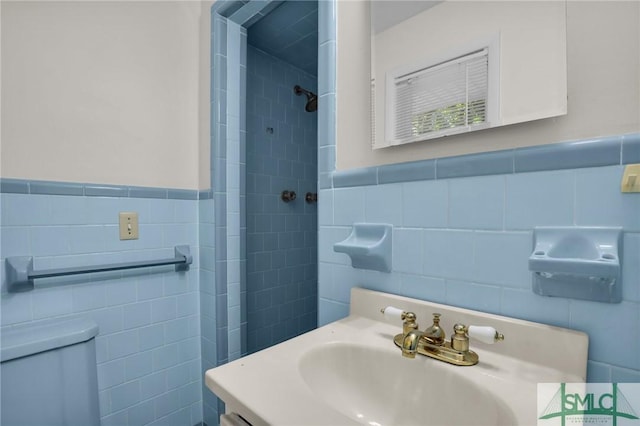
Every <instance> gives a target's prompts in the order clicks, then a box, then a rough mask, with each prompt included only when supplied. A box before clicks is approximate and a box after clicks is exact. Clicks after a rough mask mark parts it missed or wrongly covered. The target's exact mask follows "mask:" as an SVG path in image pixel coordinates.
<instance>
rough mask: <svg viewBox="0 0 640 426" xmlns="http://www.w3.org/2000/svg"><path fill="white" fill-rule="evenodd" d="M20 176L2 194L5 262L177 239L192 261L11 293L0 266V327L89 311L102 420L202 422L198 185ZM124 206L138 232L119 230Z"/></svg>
mask: <svg viewBox="0 0 640 426" xmlns="http://www.w3.org/2000/svg"><path fill="white" fill-rule="evenodd" d="M3 182H5V180H3ZM9 186H11V185H9ZM25 186H26V187H27V188H29V187H30V189H31V191H30V192H24V191H21V193H16V192H17V191H15V189H16V188H15V185H14V188H13V189H14V191H8V192H3V193H2V194H1V206H2V209H1V211H2V217H1V222H0V223H1V226H0V239H1V240H2V247H1V254H0V256H1V258H0V261H1V264H2V265H4V259H5V258H7V257H11V256H18V255H20V256H34V267H35V269H36V270H37V269H45V268H57V267H68V266H84V265H94V264H103V263H110V262H123V261H128V260H142V259H156V258H166V257H173V247H174V246H175V245H178V244H188V245H189V246H190V249H191V252H192V254H193V260H194V262H193V264H192V265H191V268H190V270H189V271H187V272H181V273H176V272H175V271H174V270H173V268H172V267H170V266H169V267H158V268H145V269H139V270H131V271H119V272H108V273H99V274H88V275H76V276H72V277H59V278H50V279H40V280H37V281H36V288H35V290H33V291H31V292H26V293H11V294H9V293H7V292H6V282H5V276H4V273H3V274H2V295H1V298H2V300H1V303H2V306H1V308H2V309H1V325H2V328H3V330H5V329H6V327H12V326H14V325H18V324H24V323H30V322H34V323H35V322H38V321H42V320H48V319H50V318H61V317H75V316H83V317H89V318H92V319H93V320H94V321H95V322H96V323H97V324H98V326H99V329H100V330H99V334H98V336H97V337H96V349H97V351H96V352H97V362H98V365H97V368H98V386H99V399H100V409H101V421H102V424H104V425H109V424H117V425H136V426H137V425H155V424H175V425H178V424H184V425H194V424H197V423H199V422H201V421H202V392H201V383H202V371H201V359H200V344H201V342H200V320H199V294H198V288H199V280H200V275H201V272H200V268H199V246H198V244H199V236H198V220H199V219H198V214H199V212H198V207H199V206H198V205H199V203H201V202H199V201H197V200H196V199H195V198H197V192H196V191H189V192H188V193H189V194H195V195H196V197H195V198H194V199H180V198H183V197H181V196H176V197H173V198H171V199H170V198H168V190H158V191H153V190H149V192H148V194H147V193H146V192H145V193H141V194H140V197H139V198H137V197H133V196H132V193H135V191H142V189H137V190H134V189H133V188H131V189H128V190H127V191H126V192H127V193H128V194H127V196H122V195H123V194H122V193H123V192H124V191H125V190H123V189H122V187H108V189H105V190H104V191H102V190H97V189H92V190H87V187H85V188H84V192H83V194H84V195H82V194H80V193H78V194H76V193H75V192H73V191H72V190H71V189H70V188H78V187H80V188H82V185H75V184H64V185H61V184H58V183H53V182H52V183H45V182H27V184H26V185H22V187H25ZM6 187H7V186H5V185H3V191H4V189H5V188H6ZM104 188H107V187H104ZM144 191H147V189H144ZM152 192H153V194H151V193H152ZM186 193H187V192H180V194H181V195H184V194H186ZM51 194H65V195H51ZM111 195H115V197H113V196H111ZM150 195H157V196H160V197H162V199H160V198H147V197H148V196H150ZM176 195H178V194H177V193H176ZM187 198H192V197H191V195H190V196H189V197H187ZM204 202H207V203H210V202H211V200H206V201H202V203H204ZM120 211H137V212H138V213H139V220H140V238H139V239H138V240H131V241H120V240H119V236H118V224H117V221H118V212H120Z"/></svg>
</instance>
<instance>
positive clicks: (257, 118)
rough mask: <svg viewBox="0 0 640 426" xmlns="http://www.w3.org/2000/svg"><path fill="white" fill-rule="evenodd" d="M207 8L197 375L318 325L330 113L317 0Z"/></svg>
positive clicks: (209, 399) (208, 417)
mask: <svg viewBox="0 0 640 426" xmlns="http://www.w3.org/2000/svg"><path fill="white" fill-rule="evenodd" d="M322 10H324V9H322ZM211 12H212V13H211V18H212V53H211V58H212V64H211V65H212V66H211V157H210V158H211V192H210V196H211V198H212V202H211V203H203V204H202V206H203V208H202V210H201V214H200V223H201V226H200V229H201V234H200V253H201V265H200V273H201V277H200V295H201V298H200V300H201V305H200V312H201V323H200V326H201V347H202V363H203V369H204V370H207V369H209V368H213V367H215V366H217V365H221V364H224V363H226V362H229V361H232V360H234V359H237V358H240V357H241V356H243V355H246V354H249V353H252V352H255V351H257V350H260V349H263V348H266V347H268V346H271V345H273V344H276V343H279V342H281V341H283V340H286V339H288V338H291V337H294V336H296V335H298V334H301V333H304V332H306V331H308V330H311V329H313V328H315V327H316V324H317V305H318V294H317V277H318V266H317V229H318V227H317V202H322V200H318V197H317V188H318V167H317V164H318V161H317V159H318V149H319V148H318V137H317V134H318V124H317V119H318V116H317V114H318V112H316V110H317V109H318V108H319V109H320V111H321V112H322V113H323V114H326V111H325V109H324V108H325V107H324V104H323V103H322V102H323V99H324V98H322V97H321V98H320V100H318V96H317V95H316V93H318V84H317V76H318V2H317V1H248V2H247V1H245V0H219V1H217V2H215V3H214V4H213V6H212V10H211ZM323 72H324V71H323ZM323 75H324V74H323ZM325 78H326V77H325ZM318 102H320V105H318ZM203 397H204V398H203V405H204V418H205V422H207V423H209V422H211V423H212V424H213V423H215V422H216V421H217V416H218V413H222V412H224V407H222V406H221V405H220V403H219V401H218V400H217V399H216V398H215V396H214V395H213V394H212V393H211V392H209V391H208V390H206V388H205V392H204V394H203Z"/></svg>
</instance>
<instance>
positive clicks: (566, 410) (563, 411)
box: [539, 383, 638, 426]
mask: <svg viewBox="0 0 640 426" xmlns="http://www.w3.org/2000/svg"><path fill="white" fill-rule="evenodd" d="M585 389H586V390H585V391H584V392H568V391H567V388H566V383H561V384H560V388H559V389H558V390H557V392H556V393H555V394H554V395H553V397H552V398H551V401H549V403H548V404H547V406H546V407H545V408H544V410H543V411H542V413H541V415H540V417H539V419H540V420H547V419H551V418H555V417H559V418H560V421H561V425H562V426H565V424H566V419H567V417H570V416H580V417H582V418H583V419H584V423H600V424H602V423H604V422H602V421H601V422H598V421H597V419H596V418H593V417H594V416H604V417H605V418H606V417H608V418H609V419H608V420H610V421H611V424H612V425H613V426H617V421H618V418H625V419H630V420H638V415H637V414H636V412H635V411H634V410H633V407H632V406H631V404H630V403H629V401H628V400H627V398H626V397H625V396H624V394H623V393H622V392H621V391H620V389H619V388H618V384H617V383H613V384H612V389H611V392H608V391H605V392H592V391H591V390H593V386H591V387H590V386H586V387H585ZM602 420H605V419H602ZM605 421H606V420H605ZM606 423H607V424H609V422H608V421H607V422H606Z"/></svg>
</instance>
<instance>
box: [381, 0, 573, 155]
mask: <svg viewBox="0 0 640 426" xmlns="http://www.w3.org/2000/svg"><path fill="white" fill-rule="evenodd" d="M370 6H371V32H372V34H371V62H372V64H371V78H372V85H371V87H372V93H371V95H372V109H371V115H372V139H373V140H372V146H373V148H374V149H376V148H385V147H389V146H393V145H400V144H405V143H410V142H419V141H425V140H429V139H435V138H440V137H444V136H448V135H453V134H459V133H466V132H472V131H477V130H481V129H486V128H492V127H497V126H504V125H509V124H514V123H520V122H525V121H531V120H538V119H542V118H549V117H555V116H559V115H564V114H566V113H567V55H566V5H565V3H564V2H541V1H535V0H534V1H522V2H504V1H495V2H493V1H481V2H480V1H458V0H445V1H426V0H422V1H400V0H372V1H371V3H370ZM478 56H480V57H481V58H480V59H478ZM454 74H455V75H458V76H459V78H458V79H457V80H456V79H454ZM454 80H455V81H454ZM458 92H459V93H458Z"/></svg>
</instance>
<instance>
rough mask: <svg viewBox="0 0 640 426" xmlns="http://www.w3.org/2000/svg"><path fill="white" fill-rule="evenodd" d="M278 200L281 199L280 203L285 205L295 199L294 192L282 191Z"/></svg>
mask: <svg viewBox="0 0 640 426" xmlns="http://www.w3.org/2000/svg"><path fill="white" fill-rule="evenodd" d="M280 199H282V201H284V202H285V203H288V202H289V201H293V200H295V199H296V192H295V191H287V190H284V191H282V194H281V195H280Z"/></svg>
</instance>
